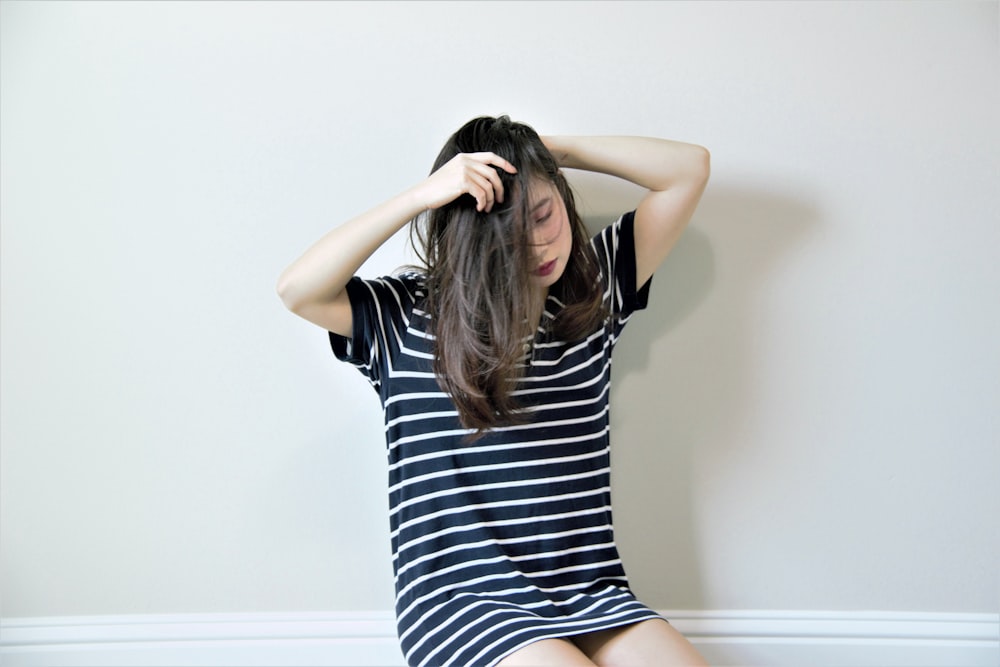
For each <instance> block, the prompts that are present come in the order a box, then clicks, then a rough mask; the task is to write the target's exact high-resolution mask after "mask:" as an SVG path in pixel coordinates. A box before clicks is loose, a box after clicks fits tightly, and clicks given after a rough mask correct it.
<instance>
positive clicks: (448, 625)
mask: <svg viewBox="0 0 1000 667" xmlns="http://www.w3.org/2000/svg"><path fill="white" fill-rule="evenodd" d="M577 597H578V596H577ZM622 597H629V596H628V594H627V593H620V594H618V595H615V596H613V597H609V598H602V599H600V600H597V601H596V602H594V603H593V604H591V605H589V606H588V607H585V608H584V609H581V610H580V611H579V612H577V614H574V616H576V615H584V614H588V613H591V612H592V611H593V610H594V609H596V608H598V607H600V606H602V605H604V604H606V603H607V602H609V601H613V600H616V599H619V598H622ZM630 603H632V600H631V599H629V600H628V601H627V602H626V603H624V604H630ZM547 604H548V603H547V602H542V603H539V604H531V605H521V608H522V609H529V608H535V607H538V606H541V605H547ZM483 605H492V601H490V600H483V601H481V602H474V603H472V604H470V605H469V606H468V607H467V608H466V609H463V610H461V611H459V612H457V613H455V614H452V616H451V617H450V618H448V619H447V620H446V621H445V622H444V623H442V624H441V625H440V626H439V629H438V630H437V631H435V632H430V633H427V634H426V635H424V637H423V638H422V639H421V640H420V641H419V642H417V643H416V644H414V645H413V646H412V647H411V648H410V654H411V655H412V654H413V653H415V652H416V651H417V650H418V649H419V648H420V646H422V645H423V644H424V642H426V641H427V640H428V639H429V638H430V637H433V636H436V635H438V634H440V633H441V632H442V631H444V632H447V633H448V634H449V635H451V637H450V638H449V639H447V640H446V641H444V642H443V643H441V644H440V645H439V646H438V647H437V648H436V649H434V651H433V652H431V653H429V654H428V655H427V657H426V658H425V659H424V660H423V661H422V662H421V663H420V664H421V665H425V664H428V663H430V661H432V660H433V659H434V656H436V655H437V654H438V653H440V652H441V651H442V650H444V649H445V648H447V647H448V646H450V645H451V644H452V643H454V642H455V641H456V640H457V639H458V637H459V636H460V635H461V634H462V632H463V631H464V630H466V629H468V628H470V627H472V626H473V625H477V624H481V623H482V622H483V621H486V620H487V619H489V618H491V617H493V616H497V615H499V614H505V613H509V612H510V610H509V609H496V610H494V611H491V612H488V613H486V614H484V615H482V616H479V617H477V618H476V620H474V621H473V622H471V623H466V624H463V625H462V626H461V627H460V628H453V627H452V623H454V621H455V620H456V619H458V618H459V617H461V616H462V615H463V614H468V613H470V612H472V611H473V610H474V609H475V608H476V607H480V606H483ZM556 606H559V605H556ZM621 606H622V604H618V605H615V606H614V607H612V608H611V609H609V610H608V612H609V613H611V612H614V611H616V610H617V609H618V608H620V607H621ZM523 620H524V619H523V618H512V619H508V620H507V621H503V622H502V623H497V624H493V625H491V626H490V630H489V631H490V632H494V631H496V630H497V629H498V628H502V627H506V626H507V625H510V624H511V623H518V622H521V621H523ZM483 634H485V633H483ZM481 636H482V634H481V635H480V636H479V637H481ZM479 637H477V638H476V639H475V640H474V641H473V642H469V643H470V644H471V643H474V642H475V641H478V640H479Z"/></svg>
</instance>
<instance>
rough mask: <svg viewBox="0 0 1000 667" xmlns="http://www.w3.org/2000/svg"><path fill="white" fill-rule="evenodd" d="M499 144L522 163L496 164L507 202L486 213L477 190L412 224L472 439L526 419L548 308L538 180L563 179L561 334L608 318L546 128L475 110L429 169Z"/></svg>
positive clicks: (439, 339)
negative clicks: (542, 298)
mask: <svg viewBox="0 0 1000 667" xmlns="http://www.w3.org/2000/svg"><path fill="white" fill-rule="evenodd" d="M482 151H491V152H493V153H496V154H497V155H499V156H500V157H502V158H504V159H506V160H507V161H509V162H510V163H512V164H513V165H514V166H515V167H517V173H516V174H508V173H507V172H506V171H504V170H503V169H497V172H498V173H499V175H500V179H501V182H502V183H503V187H504V194H505V197H504V202H503V203H496V204H495V205H494V206H493V209H492V210H491V211H490V212H489V213H486V212H485V211H477V210H476V201H475V199H474V198H473V197H472V196H471V195H468V194H466V195H462V196H461V197H459V198H458V199H456V200H455V201H453V202H451V203H449V204H447V205H445V206H442V207H440V208H437V209H433V210H430V211H426V212H424V213H423V214H421V215H420V216H419V217H418V218H417V219H416V220H415V221H414V224H413V225H411V227H410V234H411V242H412V244H413V247H414V250H415V252H416V254H417V256H418V258H419V259H420V261H421V262H423V264H424V270H425V271H426V273H427V297H426V298H427V301H426V309H427V312H428V313H429V314H430V315H431V331H430V333H432V334H433V336H434V344H433V349H434V372H435V375H436V376H437V379H438V383H439V384H440V385H441V388H442V389H443V390H444V391H446V392H447V393H448V394H449V395H450V396H451V398H452V400H453V401H454V403H455V406H456V407H457V409H458V415H459V419H460V421H461V423H462V425H463V426H464V427H466V428H469V429H474V431H475V434H474V437H479V436H481V435H482V434H483V433H485V432H486V431H487V430H489V429H491V428H494V427H497V426H501V425H508V424H515V423H523V422H524V421H526V419H525V415H524V413H523V412H521V411H520V410H519V405H518V402H517V400H516V398H515V397H514V396H513V391H514V389H516V387H517V384H518V381H519V380H520V378H521V376H522V374H523V372H524V369H525V365H524V364H525V348H524V344H525V342H526V341H530V340H531V339H533V337H534V334H535V327H536V325H537V323H536V322H532V321H530V319H531V317H532V316H533V315H535V316H537V313H538V312H539V311H540V308H539V306H540V305H541V304H539V303H538V302H537V299H538V296H537V289H536V288H535V287H534V286H533V285H532V284H531V272H532V269H533V268H534V267H533V266H532V260H533V253H532V251H531V240H532V237H531V216H530V210H529V209H530V206H529V203H530V192H531V187H532V184H533V183H537V182H539V181H541V182H545V181H548V182H551V183H553V184H554V185H555V187H556V189H557V190H558V192H559V194H560V196H561V197H562V199H563V202H564V203H565V205H566V212H567V214H568V217H569V224H570V226H571V229H572V236H573V249H572V252H571V256H570V258H569V261H568V262H567V265H566V269H565V271H564V272H563V274H562V276H561V277H560V278H559V280H558V281H557V282H556V283H555V284H554V285H552V287H550V289H549V294H551V295H553V296H555V297H556V298H557V299H559V301H560V302H561V303H562V304H563V305H564V307H563V308H562V309H561V310H560V311H559V313H558V315H557V316H556V318H555V320H554V321H553V322H551V323H550V325H549V326H550V328H551V332H552V334H553V335H555V336H556V337H558V338H559V339H560V340H568V341H572V340H578V339H580V338H583V337H585V336H587V335H588V334H589V333H591V332H593V331H594V330H595V328H597V327H599V326H601V323H602V322H603V320H604V318H605V317H606V308H605V306H604V301H603V289H602V287H601V285H600V272H599V270H598V267H597V260H596V256H595V255H594V252H593V249H592V248H591V245H590V238H589V234H588V233H587V230H586V228H585V227H584V225H583V220H582V219H581V218H580V215H579V213H578V212H577V210H576V205H575V201H574V198H573V193H572V191H571V190H570V187H569V183H568V182H567V181H566V179H565V177H564V176H563V175H562V173H561V172H560V171H559V166H558V164H557V163H556V160H555V158H554V157H553V156H552V154H551V153H550V152H549V150H548V149H547V148H546V147H545V145H544V144H543V143H542V141H541V139H540V138H539V136H538V134H537V133H536V132H535V131H534V130H533V129H532V128H531V127H529V126H527V125H525V124H523V123H517V122H513V121H511V119H510V118H508V117H507V116H500V117H498V118H492V117H488V116H483V117H479V118H475V119H473V120H471V121H469V122H468V123H466V124H465V125H464V126H462V127H461V128H460V129H459V130H458V131H457V132H455V134H453V135H452V136H451V137H450V138H449V139H448V141H447V142H446V143H445V145H444V147H443V148H442V149H441V152H440V153H439V154H438V156H437V159H436V160H435V161H434V166H433V168H432V170H431V173H433V172H434V171H436V170H438V169H439V168H441V166H443V165H444V164H445V163H446V162H448V161H449V160H451V159H452V158H453V157H454V156H455V155H457V154H458V153H476V152H482Z"/></svg>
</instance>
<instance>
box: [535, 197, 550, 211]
mask: <svg viewBox="0 0 1000 667" xmlns="http://www.w3.org/2000/svg"><path fill="white" fill-rule="evenodd" d="M551 201H552V197H551V196H549V197H546V198H545V199H543V200H542V201H540V202H538V203H537V204H535V205H534V207H532V209H531V212H532V213H534V212H535V211H537V210H538V209H540V208H542V207H543V206H545V205H546V204H548V203H549V202H551Z"/></svg>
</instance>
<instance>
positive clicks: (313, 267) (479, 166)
mask: <svg viewBox="0 0 1000 667" xmlns="http://www.w3.org/2000/svg"><path fill="white" fill-rule="evenodd" d="M494 166H496V167H500V168H501V169H505V170H507V171H510V172H514V171H516V170H515V169H514V167H513V165H511V164H510V163H509V162H507V161H506V160H504V159H503V158H501V157H499V156H497V155H494V154H493V153H472V154H459V155H456V156H455V157H454V158H452V159H451V160H450V161H449V162H448V163H447V164H445V165H444V166H442V167H441V168H440V169H438V170H437V171H435V172H434V173H433V174H431V175H430V176H428V177H427V178H426V179H425V180H424V181H422V182H421V183H419V184H418V185H415V186H413V187H411V188H409V189H408V190H405V191H404V192H401V193H399V194H398V195H396V196H395V197H392V198H391V199H389V200H388V201H385V202H383V203H381V204H379V205H378V206H376V207H375V208H373V209H371V210H370V211H368V212H366V213H363V214H361V215H359V216H357V217H355V218H352V219H351V220H349V221H347V222H345V223H344V224H342V225H341V226H339V227H337V228H336V229H333V230H332V231H330V232H327V233H326V234H325V235H324V236H323V237H322V238H320V239H319V240H318V241H317V242H316V243H314V244H313V245H312V246H311V247H310V248H309V249H308V250H306V252H305V253H304V254H303V255H302V256H301V257H299V258H298V259H297V260H295V261H294V262H293V263H292V264H291V265H290V266H289V267H288V268H287V269H285V270H284V272H282V274H281V276H280V278H278V286H277V290H278V296H280V297H281V300H282V302H283V303H284V304H285V306H286V307H287V308H288V309H289V310H291V311H292V312H293V313H295V314H296V315H298V316H300V317H303V318H305V319H307V320H309V321H310V322H312V323H314V324H317V325H319V326H321V327H323V328H324V329H326V330H328V331H332V332H334V333H338V334H340V335H342V336H347V337H350V336H351V335H352V334H353V323H354V318H353V315H352V313H351V303H350V300H349V299H348V297H347V291H346V290H345V287H346V286H347V283H348V281H349V280H350V279H351V278H352V277H353V276H354V274H355V273H357V271H358V269H359V268H361V265H362V264H364V263H365V260H367V259H368V258H369V257H371V255H372V253H374V252H375V251H376V250H378V248H379V247H380V246H381V245H382V244H383V243H385V242H386V241H388V240H389V238H390V237H392V235H393V234H395V233H396V232H398V231H399V230H400V229H402V228H403V227H404V226H405V225H406V223H407V222H409V221H410V220H412V219H413V218H415V217H416V216H417V215H418V214H420V213H421V212H423V211H425V210H427V209H433V208H438V207H440V206H443V205H445V204H447V203H448V202H451V201H453V200H455V199H457V198H458V197H459V196H461V195H463V194H470V195H472V196H473V197H475V199H476V208H477V209H479V210H486V211H489V210H490V209H491V208H492V207H493V203H494V201H503V185H502V184H501V183H500V177H499V175H498V174H497V172H496V170H495V169H494Z"/></svg>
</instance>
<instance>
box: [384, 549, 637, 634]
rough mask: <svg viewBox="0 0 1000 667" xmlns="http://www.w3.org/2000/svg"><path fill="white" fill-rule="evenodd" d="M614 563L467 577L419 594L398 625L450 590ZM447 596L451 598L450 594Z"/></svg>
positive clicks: (618, 561)
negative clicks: (423, 605)
mask: <svg viewBox="0 0 1000 667" xmlns="http://www.w3.org/2000/svg"><path fill="white" fill-rule="evenodd" d="M614 565H617V566H619V567H620V566H621V559H618V558H613V559H611V560H606V561H601V562H598V563H586V564H584V565H568V566H566V567H559V568H556V569H554V570H542V571H540V572H519V571H517V570H513V571H511V572H504V573H502V574H487V575H483V576H481V577H475V578H473V579H467V580H465V581H461V582H458V583H453V584H449V585H446V586H441V587H440V588H436V589H434V590H433V591H431V592H430V593H427V594H426V595H421V596H420V597H418V598H416V599H414V600H413V602H411V603H410V604H409V606H408V607H406V609H404V610H403V611H401V612H400V613H399V623H400V625H402V624H403V619H404V618H406V617H407V616H408V615H409V614H410V612H411V611H413V610H414V609H417V608H418V607H419V606H420V605H421V604H423V603H424V602H426V601H428V600H431V599H433V598H435V597H439V596H442V595H447V594H448V593H451V592H452V591H455V590H461V589H463V588H470V589H472V590H473V591H475V588H476V586H478V585H479V584H485V583H486V582H489V581H502V580H504V579H511V578H514V577H524V578H526V579H532V578H535V577H539V576H544V577H552V576H555V575H559V574H566V573H568V572H580V571H581V570H598V569H600V568H602V567H609V566H614ZM590 583H591V582H584V585H590ZM448 597H449V598H451V597H452V596H448ZM429 614H430V612H427V613H425V614H424V615H423V616H421V617H420V618H418V619H417V620H416V621H414V625H417V626H422V625H423V622H424V620H425V619H426V618H427V617H428V615H429Z"/></svg>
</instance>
